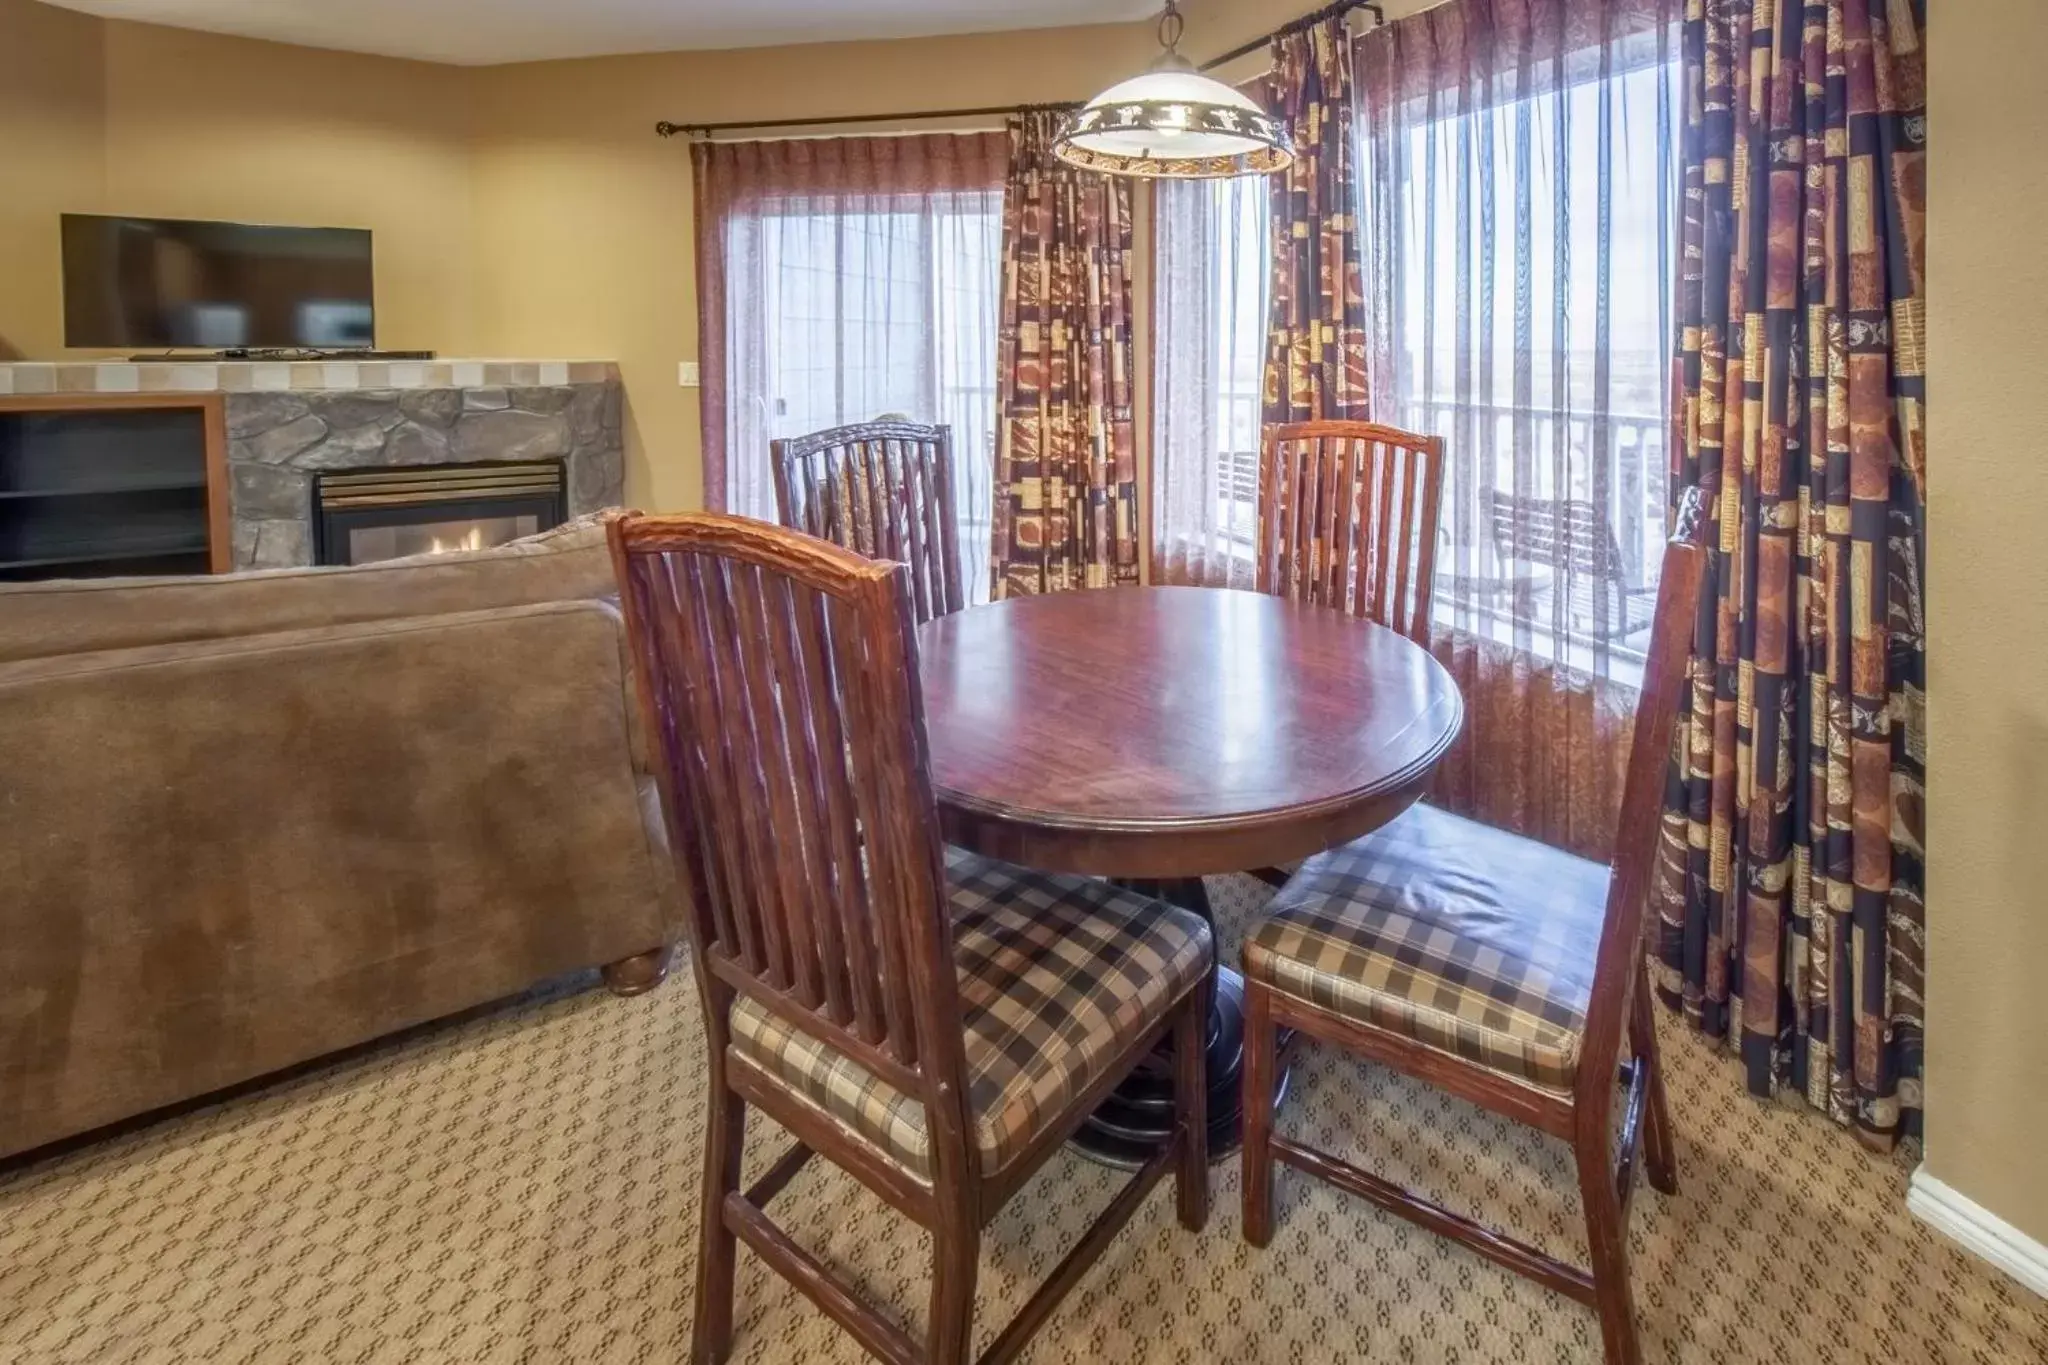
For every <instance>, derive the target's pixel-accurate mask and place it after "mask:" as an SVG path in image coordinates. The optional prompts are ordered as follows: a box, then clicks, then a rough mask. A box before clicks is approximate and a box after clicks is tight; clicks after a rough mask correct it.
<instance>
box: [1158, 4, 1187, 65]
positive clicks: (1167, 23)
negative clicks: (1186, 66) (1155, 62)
mask: <svg viewBox="0 0 2048 1365" xmlns="http://www.w3.org/2000/svg"><path fill="white" fill-rule="evenodd" d="M1187 26H1188V21H1187V20H1185V19H1183V18H1182V17H1181V13H1180V6H1179V4H1177V3H1176V0H1166V8H1165V9H1164V10H1161V11H1160V14H1159V45H1160V46H1161V47H1163V48H1165V49H1166V50H1167V51H1168V52H1170V53H1173V54H1174V55H1176V56H1178V55H1179V53H1180V35H1181V33H1182V32H1183V31H1185V30H1186V28H1187Z"/></svg>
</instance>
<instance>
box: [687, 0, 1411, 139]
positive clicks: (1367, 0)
mask: <svg viewBox="0 0 2048 1365" xmlns="http://www.w3.org/2000/svg"><path fill="white" fill-rule="evenodd" d="M1359 9H1362V10H1365V11H1366V12H1367V13H1369V14H1371V15H1372V17H1373V19H1374V20H1375V21H1376V24H1375V27H1377V25H1378V24H1384V23H1385V22H1387V16H1386V13H1385V11H1383V10H1382V9H1381V8H1380V6H1379V0H1336V3H1335V4H1330V5H1325V6H1323V7H1322V8H1321V9H1319V10H1315V11H1313V12H1312V13H1309V14H1304V15H1302V16H1301V17H1300V18H1299V19H1290V20H1288V21H1287V22H1286V23H1284V24H1282V25H1281V26H1280V27H1278V28H1276V29H1274V30H1273V31H1272V32H1271V33H1268V34H1265V35H1263V36H1262V37H1258V38H1254V39H1252V40H1251V41H1250V42H1248V43H1245V44H1243V45H1242V46H1240V47H1234V48H1232V49H1231V50H1230V51H1228V52H1226V53H1224V54H1223V55H1222V56H1220V57H1211V58H1210V59H1209V60H1208V61H1206V62H1203V63H1202V65H1201V68H1200V69H1201V70H1203V71H1211V70H1214V69H1215V68H1216V67H1219V66H1222V65H1223V64H1224V63H1226V62H1234V61H1236V60H1237V59H1238V58H1239V57H1248V56H1250V55H1251V54H1252V53H1254V52H1257V51H1258V50H1259V49H1260V48H1262V47H1264V46H1266V45H1267V44H1268V43H1270V42H1272V41H1273V40H1274V39H1275V38H1281V37H1285V36H1286V35H1288V34H1290V33H1300V32H1301V31H1302V30H1304V29H1309V28H1313V27H1315V26H1316V25H1317V24H1320V23H1322V22H1323V21H1324V20H1326V19H1335V18H1338V17H1340V16H1342V15H1346V14H1349V13H1351V11H1353V10H1359ZM1080 107H1081V106H1080V104H1079V103H1078V102H1076V101H1073V100H1068V101H1065V102H1062V103H1054V104H995V105H989V106H987V107H985V108H981V109H911V110H905V111H903V112H900V113H893V114H845V115H842V116H840V117H838V118H831V117H825V118H775V119H747V120H739V121H735V122H731V123H671V122H670V121H669V120H667V119H663V120H662V121H661V122H659V123H657V124H655V125H654V131H655V133H656V134H657V135H658V136H661V137H674V136H676V135H677V134H678V133H687V134H689V135H691V136H693V137H709V136H711V135H712V134H714V133H738V132H761V131H767V130H771V129H776V128H824V127H829V126H831V125H835V124H842V123H906V122H909V121H912V120H923V119H944V118H993V117H995V116H996V115H998V114H1030V113H1037V112H1041V111H1049V112H1053V113H1062V114H1063V113H1068V112H1070V111H1072V110H1075V109H1078V108H1080Z"/></svg>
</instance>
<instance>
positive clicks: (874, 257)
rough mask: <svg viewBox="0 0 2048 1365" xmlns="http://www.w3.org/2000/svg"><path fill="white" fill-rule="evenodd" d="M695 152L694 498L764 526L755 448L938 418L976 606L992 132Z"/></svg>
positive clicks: (998, 142)
mask: <svg viewBox="0 0 2048 1365" xmlns="http://www.w3.org/2000/svg"><path fill="white" fill-rule="evenodd" d="M707 152H708V155H707V156H706V157H705V158H704V159H703V160H700V164H699V177H700V196H702V198H703V200H704V201H705V209H706V211H707V212H708V214H709V216H708V218H707V220H706V221H705V223H704V225H703V228H702V230H703V231H705V232H706V234H707V236H706V244H707V246H708V247H713V248H714V253H713V254H712V255H711V256H710V257H709V258H708V259H707V269H708V270H715V272H716V278H715V279H714V280H710V281H708V282H707V283H706V286H705V287H704V288H703V289H701V290H700V293H701V294H702V295H703V296H704V305H705V313H706V316H705V317H704V318H703V326H704V335H705V338H706V341H707V345H706V346H705V347H704V352H705V358H706V367H705V368H706V373H705V375H704V384H705V418H704V420H705V448H706V466H707V467H706V487H707V494H710V493H711V491H712V490H713V489H716V490H717V491H718V494H719V495H718V496H707V501H710V502H711V503H712V505H714V506H723V507H724V508H725V509H726V510H728V511H732V512H738V513H740V514H742V515H744V516H752V517H760V518H763V519H765V520H773V519H774V517H775V486H774V481H773V474H772V471H771V469H770V466H769V448H768V443H769V442H770V441H771V440H774V439H777V438H779V437H784V436H800V435H803V434H805V433H808V432H812V431H818V430H821V429H823V428H826V427H835V426H843V425H846V424H848V423H853V422H866V421H873V420H874V419H876V418H878V417H883V416H900V417H905V418H908V419H910V420H913V421H918V422H941V423H945V424H946V425H948V426H950V427H951V428H952V429H953V453H954V461H955V466H956V483H955V488H956V497H957V499H958V502H959V507H958V511H959V517H960V529H961V560H962V566H961V567H962V570H963V573H964V575H965V579H966V584H967V588H968V595H969V599H970V600H973V601H980V600H984V599H985V598H986V597H987V595H988V586H987V584H988V561H989V525H990V521H991V515H990V509H991V498H992V484H993V478H994V467H995V459H994V438H995V421H996V397H995V370H996V327H997V317H998V311H999V296H1000V289H1001V278H1000V271H1001V259H1002V250H1001V245H1002V244H1001V236H1002V215H1003V191H1002V180H1003V168H1004V165H1005V162H1006V158H1007V149H1006V146H1005V144H1004V141H1003V139H1002V137H1001V135H1000V134H987V135H928V136H917V137H897V138H839V139H816V140H805V141H785V142H753V143H720V144H714V145H712V146H711V147H710V148H708V149H707ZM707 181H708V182H709V183H708V184H707V183H706V182H707ZM714 357H715V365H714ZM714 369H715V373H714ZM714 463H715V466H716V467H715V468H714Z"/></svg>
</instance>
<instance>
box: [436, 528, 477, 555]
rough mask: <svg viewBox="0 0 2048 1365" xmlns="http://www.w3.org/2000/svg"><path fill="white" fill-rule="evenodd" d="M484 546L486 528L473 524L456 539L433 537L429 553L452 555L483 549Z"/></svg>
mask: <svg viewBox="0 0 2048 1365" xmlns="http://www.w3.org/2000/svg"><path fill="white" fill-rule="evenodd" d="M483 548H484V528H483V527H481V526H472V527H470V528H469V529H468V530H467V531H464V532H463V533H462V534H461V535H460V536H458V537H457V538H455V539H454V540H442V539H441V537H439V536H435V537H433V539H432V540H431V541H430V542H429V544H428V545H427V553H428V554H430V555H452V554H459V553H461V552H462V551H465V550H481V549H483Z"/></svg>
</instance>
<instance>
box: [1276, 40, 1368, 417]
mask: <svg viewBox="0 0 2048 1365" xmlns="http://www.w3.org/2000/svg"><path fill="white" fill-rule="evenodd" d="M1273 63H1274V66H1273V76H1272V89H1271V93H1270V94H1269V95H1268V97H1267V99H1266V101H1265V103H1266V107H1267V108H1268V109H1270V110H1271V111H1272V112H1273V113H1274V114H1275V115H1276V116H1277V117H1279V118H1283V119H1285V120H1286V121H1287V126H1288V130H1289V131H1290V132H1291V133H1292V134H1293V137H1294V164H1293V165H1291V166H1289V167H1288V168H1287V170H1286V171H1284V172H1282V173H1281V174H1279V175H1276V176H1274V177H1273V178H1272V194H1273V209H1272V236H1273V287H1272V293H1271V298H1270V301H1269V303H1268V305H1267V306H1268V308H1269V309H1270V319H1269V321H1268V323H1267V335H1266V395H1265V420H1266V422H1267V423H1268V424H1269V425H1270V424H1276V423H1280V422H1306V421H1312V420H1315V419H1318V418H1336V417H1355V418H1363V417H1364V416H1365V415H1366V408H1367V404H1368V402H1369V401H1370V399H1369V396H1368V395H1367V393H1366V374H1365V346H1366V342H1365V291H1364V286H1363V284H1362V280H1363V278H1364V276H1363V272H1362V271H1361V270H1360V268H1359V247H1360V240H1359V235H1358V231H1357V226H1358V216H1357V208H1356V204H1357V196H1358V179H1357V149H1356V147H1355V146H1354V145H1353V144H1354V140H1355V137H1354V130H1355V128H1356V123H1357V117H1356V114H1355V112H1354V106H1353V93H1352V84H1351V37H1350V35H1349V33H1348V32H1347V31H1346V29H1345V23H1344V20H1343V19H1342V18H1341V17H1340V18H1336V19H1328V20H1325V21H1324V22H1322V23H1319V24H1316V25H1313V26H1312V27H1310V28H1308V29H1305V30H1303V31H1301V32H1299V33H1287V34H1282V35H1281V36H1280V37H1279V38H1276V39H1275V40H1274V43H1273Z"/></svg>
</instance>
